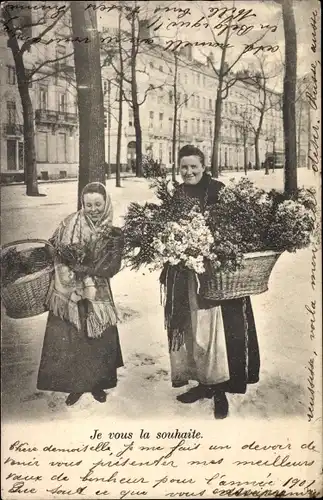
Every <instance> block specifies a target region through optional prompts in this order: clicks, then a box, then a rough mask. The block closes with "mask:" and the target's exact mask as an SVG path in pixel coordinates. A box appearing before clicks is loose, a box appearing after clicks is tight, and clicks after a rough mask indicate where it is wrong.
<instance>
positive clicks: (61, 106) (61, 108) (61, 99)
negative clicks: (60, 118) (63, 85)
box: [58, 94, 66, 113]
mask: <svg viewBox="0 0 323 500" xmlns="http://www.w3.org/2000/svg"><path fill="white" fill-rule="evenodd" d="M65 97H66V96H65V94H58V112H59V113H65V111H66V98H65Z"/></svg>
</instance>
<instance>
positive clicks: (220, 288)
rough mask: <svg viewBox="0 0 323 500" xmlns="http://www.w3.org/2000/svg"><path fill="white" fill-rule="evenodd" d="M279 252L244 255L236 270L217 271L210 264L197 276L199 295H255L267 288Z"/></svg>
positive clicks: (211, 297) (217, 297) (215, 297)
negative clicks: (204, 271) (203, 272)
mask: <svg viewBox="0 0 323 500" xmlns="http://www.w3.org/2000/svg"><path fill="white" fill-rule="evenodd" d="M280 255H281V252H273V251H266V252H253V253H247V254H245V256H244V262H243V267H241V268H240V269H237V270H236V271H232V272H228V271H220V272H219V271H217V270H215V269H214V268H212V266H211V265H210V267H209V269H208V270H207V272H206V273H205V274H203V275H202V276H200V277H199V281H200V291H199V293H200V295H201V296H202V297H204V298H205V299H209V300H229V299H236V298H239V297H246V296H248V295H256V294H259V293H263V292H266V291H267V290H268V281H269V277H270V274H271V271H272V269H273V267H274V265H275V263H276V261H277V259H278V258H279V256H280Z"/></svg>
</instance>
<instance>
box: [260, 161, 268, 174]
mask: <svg viewBox="0 0 323 500" xmlns="http://www.w3.org/2000/svg"><path fill="white" fill-rule="evenodd" d="M261 168H265V175H269V169H268V161H267V160H265V162H261Z"/></svg>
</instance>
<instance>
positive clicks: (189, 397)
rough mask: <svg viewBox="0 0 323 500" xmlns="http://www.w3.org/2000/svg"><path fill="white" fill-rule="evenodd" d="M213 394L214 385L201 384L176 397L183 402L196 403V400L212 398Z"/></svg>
mask: <svg viewBox="0 0 323 500" xmlns="http://www.w3.org/2000/svg"><path fill="white" fill-rule="evenodd" d="M213 394H214V388H213V387H212V386H207V385H203V384H199V385H197V386H196V387H192V388H191V389H189V390H188V391H187V392H184V394H180V395H179V396H176V399H177V400H178V401H180V402H181V403H195V401H198V400H199V399H204V398H208V399H211V398H212V396H213Z"/></svg>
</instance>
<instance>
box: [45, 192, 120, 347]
mask: <svg viewBox="0 0 323 500" xmlns="http://www.w3.org/2000/svg"><path fill="white" fill-rule="evenodd" d="M95 184H97V183H95ZM102 186H103V187H104V189H105V186H104V185H103V184H102ZM82 205H83V193H82ZM112 220H113V209H112V203H111V198H110V196H109V195H108V193H106V203H105V207H104V211H103V213H102V216H101V218H100V219H99V220H98V222H97V223H96V224H94V223H93V222H92V220H91V219H90V218H89V217H88V216H87V215H86V213H85V212H84V208H82V209H81V210H79V211H78V212H76V213H73V214H71V215H69V216H68V217H67V218H66V219H65V220H64V221H63V222H62V223H61V224H60V225H59V227H58V228H57V230H56V231H55V233H54V235H53V237H52V238H51V240H50V241H51V243H52V244H53V246H54V247H56V248H58V246H59V245H68V244H71V243H83V244H86V243H87V242H89V241H90V240H92V241H94V242H95V245H94V251H93V267H92V266H91V268H90V267H89V272H88V275H84V274H83V275H79V274H78V273H75V272H74V271H73V270H72V269H71V268H70V267H68V265H66V264H65V263H64V262H63V261H62V259H61V258H60V257H59V256H56V257H55V259H54V268H55V271H54V277H53V280H52V284H51V289H50V293H49V296H48V306H49V310H50V311H52V312H53V313H54V314H55V315H56V316H59V317H60V318H62V319H64V320H66V321H68V322H70V323H72V324H73V325H74V326H75V327H76V328H77V329H78V330H80V329H81V321H80V317H79V308H78V302H79V301H80V300H84V299H87V300H88V314H87V317H86V326H87V335H88V337H91V338H98V337H101V335H102V333H103V331H104V330H105V329H106V328H107V327H108V326H110V325H115V324H116V323H117V319H118V317H117V311H116V307H115V305H114V302H113V297H112V293H111V288H110V283H109V280H108V278H102V277H98V276H95V272H94V273H93V269H94V267H95V263H96V262H98V261H99V260H100V258H102V255H104V245H105V243H104V240H105V238H106V237H107V235H108V234H109V231H111V228H112ZM81 276H82V277H81Z"/></svg>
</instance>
